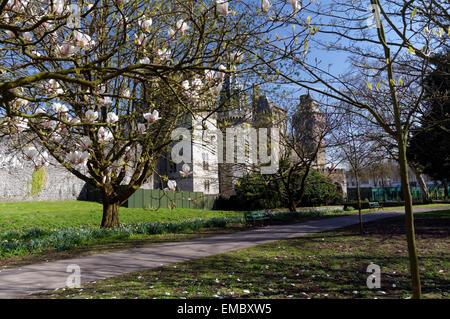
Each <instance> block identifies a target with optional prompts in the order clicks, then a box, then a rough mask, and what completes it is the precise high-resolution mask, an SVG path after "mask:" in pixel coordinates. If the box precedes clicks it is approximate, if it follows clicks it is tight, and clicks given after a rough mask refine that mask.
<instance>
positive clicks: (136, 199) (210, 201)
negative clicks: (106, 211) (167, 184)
mask: <svg viewBox="0 0 450 319" xmlns="http://www.w3.org/2000/svg"><path fill="white" fill-rule="evenodd" d="M216 199H217V195H205V194H203V193H201V192H186V191H183V192H181V191H179V192H173V191H168V190H162V189H138V190H137V191H136V192H135V193H134V194H133V195H131V197H130V198H128V201H127V202H126V203H125V204H124V206H125V207H128V208H147V209H158V208H192V209H213V208H214V203H215V201H216ZM87 200H89V201H97V202H101V201H102V198H101V194H100V192H99V191H98V190H96V189H95V188H93V187H91V186H88V195H87Z"/></svg>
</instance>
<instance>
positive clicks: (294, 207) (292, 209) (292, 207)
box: [289, 200, 297, 212]
mask: <svg viewBox="0 0 450 319" xmlns="http://www.w3.org/2000/svg"><path fill="white" fill-rule="evenodd" d="M289 211H290V212H296V211H297V205H296V204H295V200H291V201H290V202H289Z"/></svg>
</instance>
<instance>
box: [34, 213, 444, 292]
mask: <svg viewBox="0 0 450 319" xmlns="http://www.w3.org/2000/svg"><path fill="white" fill-rule="evenodd" d="M415 219H416V222H415V226H416V237H417V247H418V252H419V264H420V269H421V278H422V291H423V293H424V297H427V298H449V292H450V274H449V271H450V259H449V258H448V252H449V251H450V236H449V235H450V210H448V211H439V212H430V213H421V214H417V215H416V217H415ZM365 232H366V233H365V235H364V236H361V235H359V234H358V226H357V225H355V226H352V227H348V228H344V229H341V230H336V231H331V232H326V233H322V234H314V235H310V236H306V237H301V238H295V239H290V240H283V241H278V242H274V243H270V244H265V245H260V246H256V247H251V248H247V249H241V250H237V251H233V252H229V253H225V254H218V255H214V256H210V257H206V258H200V259H196V260H192V261H189V262H184V263H178V264H173V265H170V266H165V267H159V268H155V269H152V270H147V271H141V272H136V273H130V274H126V275H123V276H117V277H113V278H110V279H106V280H101V281H97V282H96V283H90V284H85V285H83V286H82V289H62V290H58V291H51V292H46V293H42V294H38V295H34V296H30V297H29V298H409V297H410V286H409V284H410V279H409V271H408V255H407V246H406V240H405V235H404V218H403V217H395V218H389V219H385V220H379V221H375V222H372V223H367V224H365ZM371 262H373V263H375V264H378V265H379V266H380V267H381V273H382V275H381V288H380V289H375V290H369V289H368V288H367V286H366V279H367V276H368V274H367V273H366V268H367V266H368V265H369V264H370V263H371Z"/></svg>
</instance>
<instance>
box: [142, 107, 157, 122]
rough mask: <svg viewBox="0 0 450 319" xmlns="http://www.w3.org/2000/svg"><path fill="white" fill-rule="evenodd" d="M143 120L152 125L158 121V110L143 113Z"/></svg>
mask: <svg viewBox="0 0 450 319" xmlns="http://www.w3.org/2000/svg"><path fill="white" fill-rule="evenodd" d="M144 119H146V120H147V121H148V122H149V123H153V122H155V121H157V120H159V119H160V117H159V112H158V110H154V111H153V112H150V113H144Z"/></svg>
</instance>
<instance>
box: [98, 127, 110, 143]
mask: <svg viewBox="0 0 450 319" xmlns="http://www.w3.org/2000/svg"><path fill="white" fill-rule="evenodd" d="M97 137H98V141H99V142H100V143H106V142H109V141H111V140H112V139H113V138H114V136H113V134H112V133H111V131H110V130H108V129H105V128H104V127H103V126H102V127H100V128H99V129H98V132H97Z"/></svg>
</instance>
